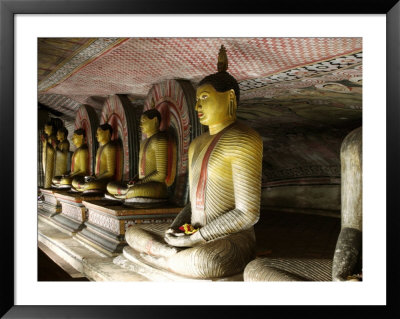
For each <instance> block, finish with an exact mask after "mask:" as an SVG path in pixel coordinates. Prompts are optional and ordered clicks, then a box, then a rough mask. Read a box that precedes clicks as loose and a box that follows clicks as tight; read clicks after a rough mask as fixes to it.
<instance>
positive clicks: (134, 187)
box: [107, 109, 168, 201]
mask: <svg viewBox="0 0 400 319" xmlns="http://www.w3.org/2000/svg"><path fill="white" fill-rule="evenodd" d="M160 123H161V114H160V112H159V111H158V110H157V109H151V110H148V111H145V112H144V113H143V114H142V116H141V118H140V127H141V130H142V134H145V135H146V139H144V140H143V141H142V142H141V143H140V150H139V174H138V175H136V176H137V177H136V178H134V179H133V180H131V181H129V182H128V183H127V184H125V185H122V184H121V183H118V182H110V183H109V184H108V185H107V191H108V193H109V194H111V195H112V196H114V198H117V199H126V200H128V201H129V200H130V199H132V200H133V199H135V198H149V199H166V198H167V196H168V193H167V184H166V178H167V173H168V172H167V170H168V135H167V133H166V132H160ZM107 197H109V196H107Z"/></svg>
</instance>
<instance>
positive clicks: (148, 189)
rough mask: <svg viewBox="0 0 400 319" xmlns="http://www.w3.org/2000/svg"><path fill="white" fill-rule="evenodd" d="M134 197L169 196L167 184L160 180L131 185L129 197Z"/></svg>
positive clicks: (127, 194) (128, 192)
mask: <svg viewBox="0 0 400 319" xmlns="http://www.w3.org/2000/svg"><path fill="white" fill-rule="evenodd" d="M133 197H148V198H167V197H168V192H167V186H166V185H165V183H159V182H148V183H143V184H137V185H134V186H132V187H130V188H129V189H128V191H127V193H126V198H127V199H128V198H133Z"/></svg>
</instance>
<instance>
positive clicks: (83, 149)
mask: <svg viewBox="0 0 400 319" xmlns="http://www.w3.org/2000/svg"><path fill="white" fill-rule="evenodd" d="M88 152H89V150H88V147H87V145H86V144H85V145H82V146H81V147H79V148H77V149H76V151H75V153H76V154H81V153H88Z"/></svg>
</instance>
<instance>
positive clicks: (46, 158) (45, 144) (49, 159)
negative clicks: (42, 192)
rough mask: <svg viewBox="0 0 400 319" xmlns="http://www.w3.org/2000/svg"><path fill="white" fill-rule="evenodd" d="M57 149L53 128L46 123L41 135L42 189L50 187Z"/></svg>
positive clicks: (51, 124) (50, 123)
mask: <svg viewBox="0 0 400 319" xmlns="http://www.w3.org/2000/svg"><path fill="white" fill-rule="evenodd" d="M56 147H57V138H56V135H55V126H54V125H53V123H52V122H51V121H48V122H47V123H46V124H45V126H44V134H43V135H42V165H43V173H44V185H43V186H44V188H50V187H51V181H52V178H53V177H54V173H55V152H56Z"/></svg>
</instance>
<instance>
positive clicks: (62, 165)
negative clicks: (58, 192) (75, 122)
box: [52, 127, 69, 186]
mask: <svg viewBox="0 0 400 319" xmlns="http://www.w3.org/2000/svg"><path fill="white" fill-rule="evenodd" d="M67 136H68V130H67V129H66V128H65V127H61V128H59V129H58V130H57V140H58V144H57V146H56V148H55V151H56V152H55V170H54V175H55V177H53V179H52V183H53V186H54V185H55V182H57V180H59V179H60V177H61V176H62V175H65V174H66V173H67V172H68V168H67V166H68V155H69V142H68V140H67Z"/></svg>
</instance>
